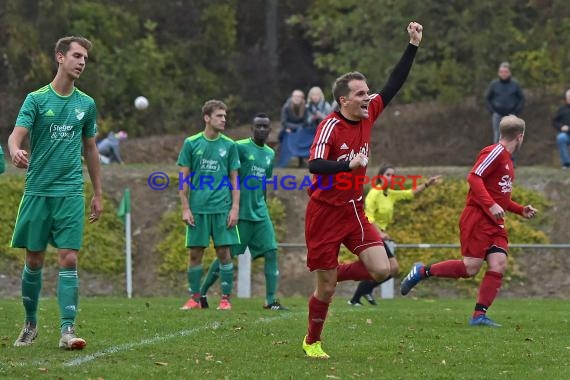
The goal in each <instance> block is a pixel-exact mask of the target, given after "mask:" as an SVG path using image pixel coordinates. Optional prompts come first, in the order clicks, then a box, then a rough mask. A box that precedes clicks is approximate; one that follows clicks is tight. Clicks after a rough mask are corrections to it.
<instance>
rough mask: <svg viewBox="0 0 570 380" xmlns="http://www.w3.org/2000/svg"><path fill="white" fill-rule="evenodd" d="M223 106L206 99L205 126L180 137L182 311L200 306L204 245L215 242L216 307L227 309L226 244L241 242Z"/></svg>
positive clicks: (229, 269)
mask: <svg viewBox="0 0 570 380" xmlns="http://www.w3.org/2000/svg"><path fill="white" fill-rule="evenodd" d="M226 109H227V107H226V105H225V104H224V103H223V102H221V101H219V100H209V101H207V102H206V103H205V104H204V106H203V107H202V116H203V118H204V123H205V124H206V127H205V129H204V131H203V132H201V133H199V134H197V135H194V136H191V137H188V138H187V139H186V140H185V141H184V145H183V146H182V150H181V151H180V155H179V156H178V166H180V167H181V168H182V175H183V178H182V180H181V181H180V187H179V193H180V200H181V202H182V219H183V220H184V222H185V223H186V224H187V227H186V247H188V248H189V249H190V250H189V251H190V252H189V255H190V260H189V265H188V283H189V291H190V295H191V297H190V299H188V301H187V302H186V303H185V304H184V305H183V306H182V307H181V309H183V310H189V309H199V308H200V281H201V279H202V272H203V271H202V256H203V255H204V249H205V248H206V247H207V246H208V245H209V244H210V237H211V238H212V240H213V241H214V247H215V249H216V255H217V257H218V259H219V260H220V262H221V265H220V277H221V278H222V298H221V300H220V304H219V306H218V310H230V309H231V304H230V300H229V298H230V295H231V293H232V287H233V278H234V269H233V263H232V259H231V256H230V246H231V245H234V244H239V242H240V240H239V233H238V229H237V227H236V225H237V222H238V217H239V188H238V179H237V169H239V166H240V162H239V158H238V153H237V148H236V144H235V143H234V141H233V140H232V139H230V138H229V137H226V136H224V135H223V134H222V133H221V132H222V131H223V130H224V129H225V125H226Z"/></svg>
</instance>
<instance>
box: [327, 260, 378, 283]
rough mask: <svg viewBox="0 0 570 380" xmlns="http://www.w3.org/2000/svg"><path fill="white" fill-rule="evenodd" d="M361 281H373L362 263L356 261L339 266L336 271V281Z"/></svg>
mask: <svg viewBox="0 0 570 380" xmlns="http://www.w3.org/2000/svg"><path fill="white" fill-rule="evenodd" d="M349 280H353V281H362V280H373V278H372V276H371V275H370V273H369V272H368V269H366V267H365V266H364V264H363V263H362V261H360V260H357V261H355V262H353V263H350V264H341V265H339V266H338V267H337V269H336V281H337V282H341V281H349Z"/></svg>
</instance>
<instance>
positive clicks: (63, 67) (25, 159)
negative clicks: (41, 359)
mask: <svg viewBox="0 0 570 380" xmlns="http://www.w3.org/2000/svg"><path fill="white" fill-rule="evenodd" d="M90 49H91V42H89V41H88V40H87V39H85V38H82V37H64V38H62V39H60V40H59V41H58V42H57V43H56V46H55V59H56V61H57V64H58V69H57V74H56V76H55V78H54V79H53V81H52V82H51V83H50V84H48V85H46V86H44V87H42V88H40V89H39V90H37V91H34V92H32V93H30V94H28V96H27V97H26V100H25V101H24V104H23V105H22V108H21V109H20V113H19V114H18V118H17V120H16V126H15V127H14V131H13V132H12V134H11V135H10V137H9V139H8V147H9V150H10V156H11V158H12V162H13V163H14V165H15V166H16V167H18V168H26V169H27V171H26V185H25V190H24V196H23V198H22V202H21V203H20V208H19V210H18V217H17V219H16V226H15V227H14V234H13V236H12V247H14V248H25V249H26V262H25V266H24V270H23V273H22V300H23V304H24V309H25V313H26V318H25V324H24V328H23V329H22V331H21V333H20V336H19V337H18V339H17V340H16V342H15V343H14V345H15V346H29V345H30V344H32V342H33V341H34V339H35V338H36V336H37V326H38V323H37V310H38V301H39V295H40V290H41V287H42V267H43V262H44V252H45V249H46V247H47V244H48V243H49V244H51V245H52V246H54V247H55V248H57V254H58V264H59V280H58V285H57V296H58V304H59V309H60V315H61V323H60V328H61V338H60V340H59V347H60V348H65V349H82V348H83V347H85V345H86V343H85V340H84V339H81V338H78V337H77V336H76V335H75V317H76V314H77V307H78V306H77V304H78V298H79V293H78V289H79V279H78V276H77V253H78V251H79V249H80V247H81V244H82V242H83V227H84V222H83V220H84V216H85V215H84V214H85V206H84V196H83V168H82V163H81V148H82V145H83V149H84V152H85V159H86V163H87V168H88V170H89V177H90V178H91V182H92V183H93V190H94V192H95V194H94V196H93V199H92V200H91V214H90V216H89V222H90V223H93V222H95V221H97V220H98V219H99V216H100V214H101V212H102V210H103V203H102V202H103V200H102V197H103V194H102V189H101V178H100V177H101V176H100V166H99V154H98V152H97V145H96V144H95V133H96V128H97V127H96V117H97V110H96V107H95V101H94V100H93V99H92V98H91V97H90V96H88V95H86V94H85V93H83V92H81V91H79V90H78V89H77V88H76V87H75V80H76V79H78V78H79V76H80V75H81V73H82V72H83V70H84V69H85V64H86V62H87V54H88V52H89V50H90ZM26 136H29V140H30V154H29V156H28V152H26V151H25V150H23V149H22V143H23V141H24V139H25V138H26Z"/></svg>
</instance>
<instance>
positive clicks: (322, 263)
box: [303, 22, 422, 359]
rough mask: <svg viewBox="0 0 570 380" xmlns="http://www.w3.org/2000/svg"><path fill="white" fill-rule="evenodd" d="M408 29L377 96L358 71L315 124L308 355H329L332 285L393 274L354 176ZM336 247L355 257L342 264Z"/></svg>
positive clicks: (339, 83)
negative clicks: (324, 338)
mask: <svg viewBox="0 0 570 380" xmlns="http://www.w3.org/2000/svg"><path fill="white" fill-rule="evenodd" d="M407 30H408V34H409V35H410V43H409V44H408V46H407V48H406V50H405V52H404V54H403V55H402V58H401V59H400V61H399V62H398V63H397V64H396V66H395V68H394V70H393V72H392V73H391V74H390V77H389V78H388V81H387V82H386V84H385V86H384V88H383V89H382V91H380V92H379V93H378V94H369V89H368V85H367V84H366V78H365V77H364V75H362V74H361V73H358V72H351V73H347V74H344V75H342V76H341V77H339V78H337V80H336V81H335V83H334V85H333V96H334V98H335V100H336V102H337V104H338V106H339V110H338V111H337V112H333V113H332V114H330V115H329V116H328V117H326V118H325V119H324V120H323V121H322V122H321V123H320V124H319V126H318V128H317V132H316V134H315V139H314V141H313V145H312V146H311V157H310V160H309V171H310V172H311V173H313V174H314V178H313V184H314V186H313V190H310V191H309V194H310V196H311V199H310V200H309V203H308V205H307V211H306V219H305V220H306V221H305V239H306V242H307V249H308V252H307V266H308V267H309V270H311V271H314V272H316V274H317V288H316V290H315V292H314V294H313V295H312V296H311V298H310V299H309V326H308V332H307V335H306V336H305V339H304V340H303V350H304V351H305V354H306V355H307V356H309V357H313V358H320V359H327V358H328V357H329V356H328V355H327V354H326V353H325V352H324V351H323V349H322V346H321V341H320V340H321V331H322V329H323V326H324V322H325V319H326V317H327V311H328V308H329V304H330V302H331V300H332V297H333V295H334V292H335V288H336V283H337V281H346V280H354V281H360V280H372V279H373V280H377V281H381V280H382V279H384V278H386V277H387V276H388V275H389V273H390V263H389V261H388V257H387V255H386V251H385V250H384V246H383V243H382V238H381V237H380V234H379V232H378V230H377V229H376V228H375V227H374V226H373V225H372V224H370V222H369V221H368V219H367V218H366V217H365V216H364V209H363V201H362V196H363V191H362V190H363V189H362V184H361V183H359V182H358V178H359V177H360V178H362V176H363V175H364V174H365V173H366V165H367V164H368V156H369V153H370V134H371V132H372V126H373V125H374V122H375V121H376V119H377V118H378V116H380V113H381V112H382V110H383V109H384V107H385V106H386V105H387V104H388V103H389V102H390V100H392V98H393V97H394V96H395V95H396V93H397V92H398V90H399V89H400V88H401V87H402V85H403V84H404V82H405V81H406V78H407V76H408V73H409V72H410V69H411V67H412V63H413V61H414V57H415V55H416V51H417V48H418V46H419V44H420V41H421V39H422V26H421V25H420V24H418V23H415V22H411V23H410V24H409V25H408V28H407ZM339 173H340V174H339ZM337 174H338V175H342V176H343V179H342V180H339V178H338V175H337ZM341 244H344V245H345V246H346V247H347V248H348V249H349V250H350V251H351V252H353V253H354V254H355V255H357V256H358V257H359V260H357V261H355V262H354V263H351V264H345V265H339V264H338V253H339V250H340V245H341Z"/></svg>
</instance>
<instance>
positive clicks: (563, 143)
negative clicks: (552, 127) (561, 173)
mask: <svg viewBox="0 0 570 380" xmlns="http://www.w3.org/2000/svg"><path fill="white" fill-rule="evenodd" d="M556 145H557V146H558V152H559V153H560V161H562V165H564V166H570V157H569V156H568V145H570V134H568V133H566V132H560V133H559V134H558V136H556Z"/></svg>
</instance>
